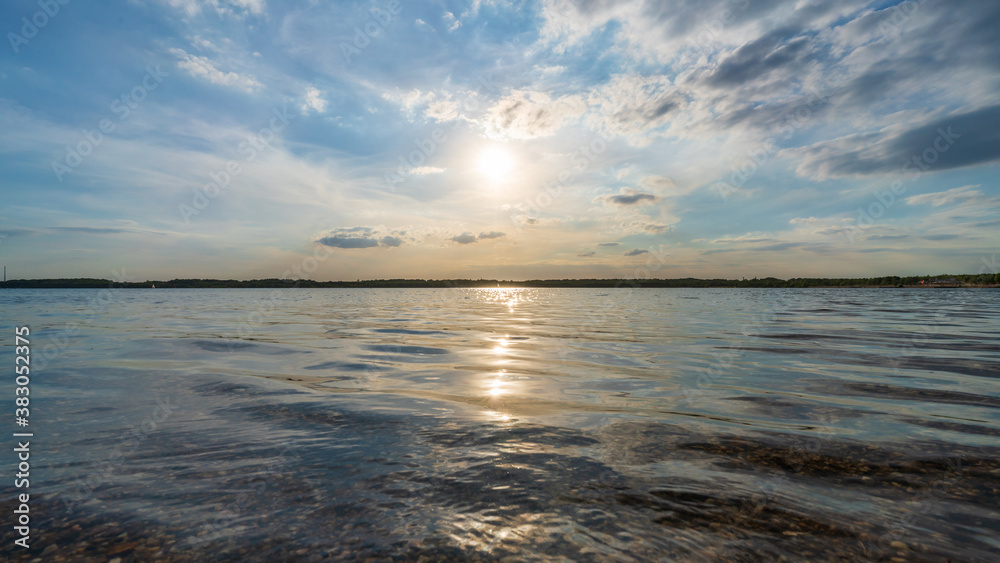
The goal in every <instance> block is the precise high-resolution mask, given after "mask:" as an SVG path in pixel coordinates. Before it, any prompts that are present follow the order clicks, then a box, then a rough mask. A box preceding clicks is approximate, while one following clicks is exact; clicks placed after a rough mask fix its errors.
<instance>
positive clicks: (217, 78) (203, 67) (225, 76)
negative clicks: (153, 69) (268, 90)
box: [168, 49, 264, 92]
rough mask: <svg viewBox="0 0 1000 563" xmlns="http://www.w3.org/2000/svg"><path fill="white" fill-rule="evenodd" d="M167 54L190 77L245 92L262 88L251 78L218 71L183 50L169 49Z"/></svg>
mask: <svg viewBox="0 0 1000 563" xmlns="http://www.w3.org/2000/svg"><path fill="white" fill-rule="evenodd" d="M168 52H169V53H170V54H172V55H174V56H176V57H177V59H178V61H177V66H178V67H179V68H181V69H184V70H186V71H187V72H188V74H190V75H192V76H196V77H199V78H204V79H205V80H208V81H209V82H211V83H212V84H218V85H220V86H229V87H231V88H239V89H241V90H245V91H247V92H253V91H255V90H259V89H261V88H263V87H264V85H263V84H261V83H260V82H257V80H256V79H255V78H254V77H253V76H250V75H240V74H237V73H235V72H223V71H221V70H219V69H218V68H216V67H215V65H214V64H212V62H211V61H210V60H208V59H207V58H206V57H199V56H197V55H191V54H189V53H187V52H186V51H184V50H183V49H169V50H168Z"/></svg>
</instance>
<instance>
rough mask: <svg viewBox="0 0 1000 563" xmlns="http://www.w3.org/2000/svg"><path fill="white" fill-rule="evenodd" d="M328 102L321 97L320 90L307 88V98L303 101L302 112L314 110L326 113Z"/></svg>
mask: <svg viewBox="0 0 1000 563" xmlns="http://www.w3.org/2000/svg"><path fill="white" fill-rule="evenodd" d="M326 106H327V102H326V100H324V99H323V97H322V96H321V92H320V91H319V89H318V88H314V87H312V86H310V87H308V88H306V95H305V98H304V99H303V100H302V111H308V110H312V111H315V112H316V113H323V112H325V111H326Z"/></svg>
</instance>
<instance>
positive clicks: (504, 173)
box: [478, 147, 514, 182]
mask: <svg viewBox="0 0 1000 563" xmlns="http://www.w3.org/2000/svg"><path fill="white" fill-rule="evenodd" d="M478 164H479V173H480V174H482V175H483V177H484V178H486V179H487V180H490V181H492V182H502V181H504V180H506V179H507V177H508V176H509V175H510V172H511V170H513V168H514V158H513V157H511V156H510V153H509V152H507V151H505V150H504V149H502V148H499V147H493V148H489V149H486V150H485V151H483V152H482V153H480V155H479V162H478Z"/></svg>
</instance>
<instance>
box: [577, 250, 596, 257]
mask: <svg viewBox="0 0 1000 563" xmlns="http://www.w3.org/2000/svg"><path fill="white" fill-rule="evenodd" d="M596 254H597V253H596V252H594V251H593V250H588V251H587V252H581V253H579V254H577V256H579V257H580V258H590V257H591V256H594V255H596Z"/></svg>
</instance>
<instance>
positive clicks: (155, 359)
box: [0, 289, 1000, 561]
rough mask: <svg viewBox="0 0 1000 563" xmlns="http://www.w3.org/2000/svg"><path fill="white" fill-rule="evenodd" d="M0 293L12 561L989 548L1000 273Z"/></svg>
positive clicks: (998, 452) (831, 556) (997, 436)
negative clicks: (18, 443) (28, 340)
mask: <svg viewBox="0 0 1000 563" xmlns="http://www.w3.org/2000/svg"><path fill="white" fill-rule="evenodd" d="M0 304H2V309H3V311H4V317H5V318H4V320H5V321H6V322H5V325H7V326H6V327H5V328H4V330H3V333H2V335H0V336H2V344H3V346H4V348H3V353H4V356H3V357H4V358H6V359H5V360H4V362H5V363H6V364H7V365H12V364H13V348H12V346H13V336H12V335H13V326H15V325H28V326H30V328H31V330H32V346H33V349H32V354H33V371H32V388H31V401H32V402H31V430H32V431H34V433H35V438H33V439H32V442H31V448H32V454H31V463H32V465H31V487H30V492H31V495H32V507H31V510H32V535H31V544H32V548H31V550H30V552H31V553H25V552H24V550H22V549H21V548H14V547H12V541H13V540H12V538H13V536H12V535H10V536H7V539H5V542H4V544H3V547H2V548H0V549H2V550H3V551H4V552H5V554H6V555H8V556H9V557H11V558H12V559H13V560H29V559H31V558H32V557H36V556H38V555H39V554H40V553H42V550H45V549H48V551H46V552H44V555H45V557H44V559H45V560H57V558H59V557H62V558H65V559H66V560H76V561H88V560H92V561H106V560H107V559H109V558H113V557H122V558H124V559H125V560H129V559H132V560H137V561H140V560H169V561H202V560H231V561H280V560H302V561H311V560H320V559H322V558H333V559H344V560H354V559H358V560H365V559H368V558H372V560H375V561H384V560H398V561H410V560H413V561H417V560H421V557H423V560H425V561H440V560H457V561H460V560H502V559H504V558H505V557H507V558H509V560H511V561H648V560H677V561H706V560H719V561H729V560H731V561H758V560H759V561H772V560H777V559H781V558H786V559H789V560H840V558H844V559H851V560H866V559H875V560H878V559H884V560H890V559H892V558H900V559H902V560H914V559H916V560H926V561H946V560H948V559H952V560H963V561H977V560H979V561H987V560H998V559H1000V539H998V537H1000V491H998V490H1000V415H998V413H1000V411H998V407H1000V387H998V385H997V380H998V376H1000V322H998V321H1000V292H997V291H992V290H903V289H894V290H868V289H837V290H788V289H780V290H707V289H691V290H681V289H642V290H630V289H618V290H606V289H605V290H592V289H513V290H501V289H468V290H460V289H427V290H419V289H388V290H343V289H333V290H330V289H318V290H266V289H262V290H227V289H219V290H163V289H158V290H117V289H116V290H104V291H99V290H5V291H3V292H0ZM5 380H6V381H8V383H7V384H5V387H4V388H5V389H6V390H7V393H8V395H9V396H12V395H13V384H12V383H11V382H12V380H13V376H11V377H8V378H6V379H5ZM10 408H11V410H12V409H13V406H11V407H10ZM11 414H13V413H11ZM12 428H13V425H12ZM8 440H12V439H11V438H8ZM9 443H10V442H9ZM8 451H9V450H8ZM7 455H8V456H10V457H7V459H5V460H4V462H3V463H4V464H5V466H7V467H8V468H12V467H13V463H14V461H15V460H14V459H13V456H12V454H7ZM4 487H5V488H4V489H3V490H2V493H3V495H2V497H0V498H2V500H3V507H2V510H3V511H4V512H5V513H6V514H10V513H11V511H12V510H13V506H14V505H13V498H14V495H15V490H14V489H13V488H12V487H11V486H10V482H9V481H5V484H4Z"/></svg>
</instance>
